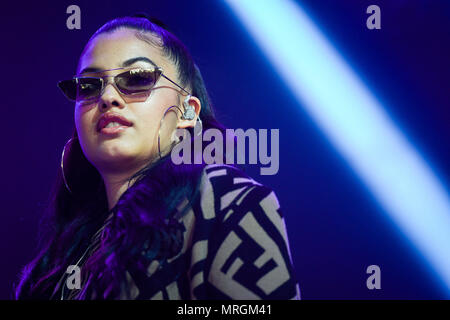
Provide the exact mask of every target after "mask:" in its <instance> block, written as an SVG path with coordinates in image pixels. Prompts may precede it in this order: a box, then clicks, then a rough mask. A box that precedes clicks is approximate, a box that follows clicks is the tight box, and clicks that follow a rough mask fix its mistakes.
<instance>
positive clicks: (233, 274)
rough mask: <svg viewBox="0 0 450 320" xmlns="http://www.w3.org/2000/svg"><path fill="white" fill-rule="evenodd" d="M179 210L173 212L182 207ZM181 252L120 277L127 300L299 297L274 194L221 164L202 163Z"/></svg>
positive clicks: (237, 170) (182, 204)
mask: <svg viewBox="0 0 450 320" xmlns="http://www.w3.org/2000/svg"><path fill="white" fill-rule="evenodd" d="M187 202H188V201H187V199H185V201H184V202H182V203H181V204H180V205H179V206H178V212H180V211H181V210H182V209H183V207H184V206H185V205H186V204H187ZM179 219H180V220H181V222H182V224H183V225H184V233H183V236H184V245H183V248H182V250H181V252H180V253H179V254H178V255H176V256H175V257H173V258H171V259H169V260H168V261H167V263H165V264H164V265H161V264H160V263H159V262H158V261H154V262H153V263H151V264H150V265H149V267H148V269H147V272H146V274H142V273H140V274H139V273H137V272H133V271H130V272H128V273H127V279H128V281H129V285H130V287H131V288H132V289H131V293H132V298H134V299H182V300H190V299H202V300H204V299H211V300H213V299H239V300H243V299H250V300H256V299H285V300H288V299H300V290H299V285H298V282H297V280H296V278H295V272H294V269H293V264H292V258H291V255H290V251H289V244H288V239H287V233H286V229H285V224H284V219H283V217H282V215H281V211H280V205H279V203H278V199H277V197H276V196H275V193H274V192H273V191H272V190H271V189H269V188H268V187H266V186H263V185H261V184H259V183H258V182H256V181H254V180H253V179H251V178H250V177H248V176H247V175H246V174H245V173H244V172H242V171H241V170H239V169H237V168H235V167H232V166H227V165H208V166H206V167H205V169H204V171H203V175H202V178H201V185H200V196H199V197H198V198H197V200H196V201H195V202H194V203H193V205H192V206H191V208H190V209H189V210H188V212H187V214H185V215H184V216H182V217H179Z"/></svg>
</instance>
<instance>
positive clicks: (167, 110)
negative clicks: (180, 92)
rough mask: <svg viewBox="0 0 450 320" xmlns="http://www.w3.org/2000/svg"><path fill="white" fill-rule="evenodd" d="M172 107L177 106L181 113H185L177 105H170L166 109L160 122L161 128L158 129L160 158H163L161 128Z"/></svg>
mask: <svg viewBox="0 0 450 320" xmlns="http://www.w3.org/2000/svg"><path fill="white" fill-rule="evenodd" d="M172 108H177V109H178V110H179V111H180V112H181V114H183V111H181V109H180V108H179V107H178V106H176V105H173V106H170V107H168V108H167V109H166V111H165V112H164V114H163V116H162V118H161V121H160V122H159V129H158V154H159V158H160V159H161V158H162V157H161V128H162V124H163V121H164V118H165V117H166V114H167V112H169V110H170V109H172Z"/></svg>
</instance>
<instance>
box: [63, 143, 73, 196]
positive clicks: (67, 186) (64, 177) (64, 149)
mask: <svg viewBox="0 0 450 320" xmlns="http://www.w3.org/2000/svg"><path fill="white" fill-rule="evenodd" d="M75 139H76V138H70V139H69V140H68V141H67V142H66V144H65V145H64V148H63V151H62V154H61V172H62V177H63V180H64V185H65V186H66V188H67V190H68V191H69V192H70V193H72V190H70V188H69V185H68V184H67V180H66V176H65V174H64V153H65V152H66V147H67V145H68V144H69V143H72V142H73V141H74V140H75Z"/></svg>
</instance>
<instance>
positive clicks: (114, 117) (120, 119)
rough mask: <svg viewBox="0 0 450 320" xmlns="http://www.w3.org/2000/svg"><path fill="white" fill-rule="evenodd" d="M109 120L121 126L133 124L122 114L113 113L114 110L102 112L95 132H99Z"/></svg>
mask: <svg viewBox="0 0 450 320" xmlns="http://www.w3.org/2000/svg"><path fill="white" fill-rule="evenodd" d="M111 122H117V123H119V124H120V125H122V126H127V127H131V126H132V125H133V123H132V122H131V121H129V120H128V119H127V118H125V117H124V116H122V115H120V114H118V113H115V112H108V113H105V114H103V115H102V116H101V117H100V119H99V120H98V122H97V132H100V131H101V130H102V129H103V128H105V127H106V126H107V125H108V123H111Z"/></svg>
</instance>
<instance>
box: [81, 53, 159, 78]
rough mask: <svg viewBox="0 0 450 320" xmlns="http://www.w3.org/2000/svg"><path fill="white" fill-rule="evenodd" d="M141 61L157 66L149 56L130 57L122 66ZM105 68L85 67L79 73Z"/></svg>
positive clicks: (98, 70)
mask: <svg viewBox="0 0 450 320" xmlns="http://www.w3.org/2000/svg"><path fill="white" fill-rule="evenodd" d="M139 61H143V62H147V63H149V64H151V65H153V66H154V67H157V65H156V63H154V62H153V61H152V60H150V59H149V58H147V57H136V58H131V59H128V60H126V61H124V62H123V63H122V67H123V68H125V67H129V66H131V65H132V64H133V63H136V62H139ZM103 70H104V69H100V68H96V67H87V68H84V69H83V70H82V71H81V72H80V73H79V74H83V73H94V72H100V71H103Z"/></svg>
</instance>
